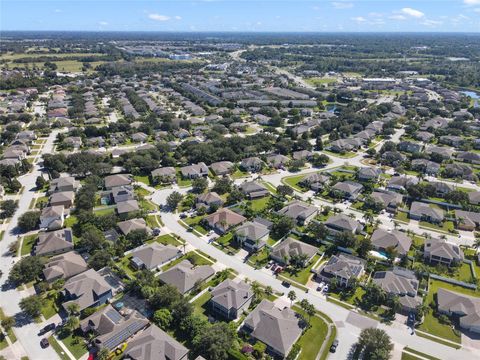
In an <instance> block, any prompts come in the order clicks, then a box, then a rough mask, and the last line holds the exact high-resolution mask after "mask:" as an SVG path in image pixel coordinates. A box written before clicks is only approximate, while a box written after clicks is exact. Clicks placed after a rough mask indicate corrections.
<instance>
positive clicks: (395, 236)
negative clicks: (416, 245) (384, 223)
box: [370, 228, 412, 256]
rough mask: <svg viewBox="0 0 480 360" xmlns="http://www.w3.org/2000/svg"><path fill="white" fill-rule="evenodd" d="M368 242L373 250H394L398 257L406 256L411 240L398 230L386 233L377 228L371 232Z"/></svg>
mask: <svg viewBox="0 0 480 360" xmlns="http://www.w3.org/2000/svg"><path fill="white" fill-rule="evenodd" d="M370 241H371V242H372V245H373V247H374V248H375V249H377V250H379V251H382V252H385V251H386V250H387V249H389V248H390V249H394V250H395V251H396V252H397V253H398V254H399V255H400V256H405V255H407V253H408V251H409V250H410V246H412V239H411V238H410V237H408V236H407V235H405V233H404V232H401V231H398V230H393V231H386V230H383V229H380V228H378V229H376V230H375V231H374V232H373V234H372V237H371V238H370Z"/></svg>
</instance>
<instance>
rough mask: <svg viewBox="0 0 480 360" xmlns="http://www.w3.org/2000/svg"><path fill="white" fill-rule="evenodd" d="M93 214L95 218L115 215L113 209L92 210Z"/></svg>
mask: <svg viewBox="0 0 480 360" xmlns="http://www.w3.org/2000/svg"><path fill="white" fill-rule="evenodd" d="M93 212H94V213H95V215H97V216H102V215H110V214H114V213H115V207H106V208H101V209H94V210H93Z"/></svg>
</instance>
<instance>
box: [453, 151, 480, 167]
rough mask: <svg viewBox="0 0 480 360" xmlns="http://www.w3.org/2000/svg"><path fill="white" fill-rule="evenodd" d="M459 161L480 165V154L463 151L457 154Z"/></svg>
mask: <svg viewBox="0 0 480 360" xmlns="http://www.w3.org/2000/svg"><path fill="white" fill-rule="evenodd" d="M457 160H459V161H463V162H466V163H470V164H476V165H478V164H480V154H478V153H474V152H470V151H461V152H459V153H457Z"/></svg>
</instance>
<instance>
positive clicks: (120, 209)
mask: <svg viewBox="0 0 480 360" xmlns="http://www.w3.org/2000/svg"><path fill="white" fill-rule="evenodd" d="M116 210H117V214H118V216H119V217H120V218H123V219H125V218H127V217H128V216H129V215H131V214H133V213H135V212H137V211H139V210H140V206H139V205H138V202H137V200H127V201H122V202H120V203H118V204H117V209H116Z"/></svg>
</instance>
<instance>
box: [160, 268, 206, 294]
mask: <svg viewBox="0 0 480 360" xmlns="http://www.w3.org/2000/svg"><path fill="white" fill-rule="evenodd" d="M214 274H215V270H213V268H212V267H211V266H210V265H200V266H194V265H192V263H191V262H190V261H188V260H183V261H182V262H180V263H178V264H177V265H175V266H174V267H172V268H170V269H168V270H167V271H165V272H163V273H161V274H160V275H159V276H158V278H159V280H160V281H161V282H163V283H165V284H169V285H173V286H175V287H176V288H177V289H178V291H179V292H180V294H186V293H188V292H189V291H190V290H192V289H193V288H194V287H195V284H196V283H197V282H200V281H205V280H207V279H208V278H209V277H211V276H213V275H214Z"/></svg>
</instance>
